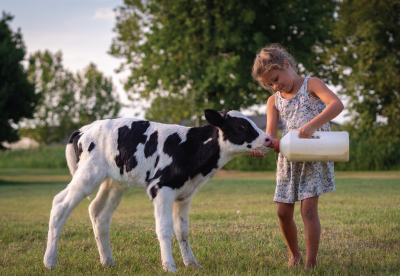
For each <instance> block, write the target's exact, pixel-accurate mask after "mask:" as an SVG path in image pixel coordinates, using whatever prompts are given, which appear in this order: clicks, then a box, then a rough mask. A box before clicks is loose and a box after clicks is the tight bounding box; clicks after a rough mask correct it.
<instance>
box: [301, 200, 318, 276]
mask: <svg viewBox="0 0 400 276" xmlns="http://www.w3.org/2000/svg"><path fill="white" fill-rule="evenodd" d="M301 216H302V217H303V222H304V232H305V237H306V250H307V258H306V265H305V269H306V270H309V269H310V268H312V267H315V266H316V265H317V252H318V245H319V239H320V236H321V224H320V222H319V217H318V196H316V197H310V198H307V199H304V200H302V201H301Z"/></svg>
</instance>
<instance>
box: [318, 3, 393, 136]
mask: <svg viewBox="0 0 400 276" xmlns="http://www.w3.org/2000/svg"><path fill="white" fill-rule="evenodd" d="M399 20H400V2H399V1H398V0H386V1H378V0H373V1H362V0H353V1H343V2H341V3H339V4H338V18H337V23H336V24H335V28H334V30H333V35H334V37H333V40H332V42H331V43H329V44H325V46H324V47H325V48H329V51H327V52H325V53H323V54H322V55H321V57H322V58H321V60H322V61H324V63H325V69H326V70H327V74H329V78H330V79H331V80H332V81H333V83H334V84H340V85H342V86H343V89H342V90H341V91H340V93H342V94H344V95H346V96H347V97H348V98H349V102H350V105H349V110H350V112H351V115H352V121H351V122H350V124H351V126H352V128H353V129H352V131H353V132H354V133H358V134H364V135H365V136H366V137H370V138H371V139H372V137H375V138H377V137H379V140H380V141H383V140H385V141H388V142H389V143H395V142H400V78H399V69H400V21H399Z"/></svg>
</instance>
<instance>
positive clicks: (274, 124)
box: [250, 95, 279, 157]
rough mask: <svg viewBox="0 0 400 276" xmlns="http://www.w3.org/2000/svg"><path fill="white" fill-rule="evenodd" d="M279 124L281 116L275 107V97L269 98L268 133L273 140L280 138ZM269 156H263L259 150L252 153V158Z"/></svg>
mask: <svg viewBox="0 0 400 276" xmlns="http://www.w3.org/2000/svg"><path fill="white" fill-rule="evenodd" d="M278 124H279V114H278V110H276V107H275V95H272V96H271V97H269V98H268V101H267V131H266V133H268V134H269V135H271V137H272V138H273V139H276V137H277V136H278ZM265 156H267V155H262V154H261V153H259V152H258V150H253V151H252V152H251V153H250V157H265Z"/></svg>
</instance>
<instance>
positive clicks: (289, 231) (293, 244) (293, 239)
mask: <svg viewBox="0 0 400 276" xmlns="http://www.w3.org/2000/svg"><path fill="white" fill-rule="evenodd" d="M293 212H294V203H281V202H278V203H277V214H278V218H279V226H280V227H281V231H282V234H283V237H284V238H285V240H286V244H287V245H288V247H289V251H290V259H289V262H288V265H290V266H291V265H296V264H298V263H299V262H301V260H302V258H301V253H300V250H299V244H298V242H297V228H296V224H295V223H294V220H293Z"/></svg>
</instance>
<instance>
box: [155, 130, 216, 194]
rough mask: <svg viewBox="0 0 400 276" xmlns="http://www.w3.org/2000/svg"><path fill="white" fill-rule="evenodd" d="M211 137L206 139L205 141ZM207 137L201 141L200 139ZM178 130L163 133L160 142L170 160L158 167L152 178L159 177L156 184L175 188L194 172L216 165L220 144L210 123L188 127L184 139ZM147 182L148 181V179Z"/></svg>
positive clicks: (202, 171) (204, 173) (211, 168)
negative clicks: (164, 165) (164, 135)
mask: <svg viewBox="0 0 400 276" xmlns="http://www.w3.org/2000/svg"><path fill="white" fill-rule="evenodd" d="M210 138H211V140H210V141H208V140H209V139H210ZM206 141H208V142H207V143H205V144H204V142H206ZM181 142H182V139H181V137H180V136H179V134H178V133H173V134H171V135H170V136H168V137H167V139H166V140H165V142H164V145H163V151H164V153H166V154H168V155H169V156H171V157H172V163H171V164H170V165H168V166H166V167H165V168H163V169H162V170H161V169H159V170H157V172H156V173H155V175H154V177H153V178H152V179H157V178H160V181H159V182H158V184H157V186H158V188H159V189H161V188H162V187H163V186H167V187H170V188H172V189H178V188H180V187H182V186H183V184H184V183H185V182H186V181H187V180H189V178H194V177H195V176H196V175H198V174H200V173H201V174H202V175H203V176H206V175H207V174H209V173H210V172H211V171H212V170H213V169H216V168H218V160H219V157H220V148H219V145H218V129H217V128H216V127H214V126H211V125H209V126H204V127H200V128H191V129H189V131H188V133H187V137H186V141H185V142H183V143H181ZM152 179H150V180H149V182H151V180H152Z"/></svg>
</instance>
